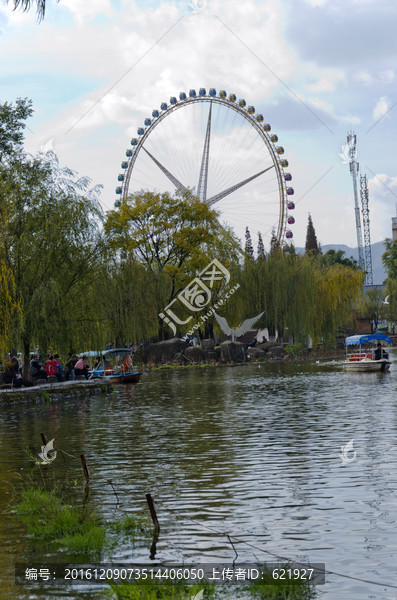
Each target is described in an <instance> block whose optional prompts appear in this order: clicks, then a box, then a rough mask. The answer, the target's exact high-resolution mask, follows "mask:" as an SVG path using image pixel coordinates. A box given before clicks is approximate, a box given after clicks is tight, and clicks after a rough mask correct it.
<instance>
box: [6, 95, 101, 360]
mask: <svg viewBox="0 0 397 600" xmlns="http://www.w3.org/2000/svg"><path fill="white" fill-rule="evenodd" d="M30 114H31V105H30V102H29V101H27V100H19V101H17V103H16V104H15V105H14V106H13V105H10V104H3V105H0V260H2V261H3V262H4V264H5V265H6V267H7V269H8V270H9V271H11V272H12V274H13V278H14V281H15V291H16V295H17V297H18V298H19V299H20V302H21V306H22V310H23V318H22V319H21V320H20V322H19V323H16V321H15V320H14V322H13V325H12V326H13V329H14V330H15V331H14V332H13V333H14V334H15V333H16V332H17V333H18V336H19V340H20V342H21V344H22V346H23V350H24V355H25V362H27V360H28V357H29V351H30V348H31V346H32V345H33V344H34V345H36V344H38V345H40V348H41V349H42V350H45V349H47V348H48V347H50V346H52V347H53V348H54V347H55V348H56V349H59V350H66V349H67V348H70V346H71V345H73V344H74V343H76V340H77V341H78V340H80V341H81V340H85V343H87V341H89V340H90V332H91V331H93V330H94V329H95V328H92V323H94V322H95V318H96V315H95V314H94V310H93V308H92V307H91V306H89V305H88V304H87V297H88V293H87V291H88V289H89V288H90V286H91V285H92V282H93V280H94V279H95V277H97V273H98V271H99V270H100V268H99V267H100V262H101V251H102V247H103V240H102V238H101V234H100V225H101V220H102V211H101V208H100V206H99V201H98V195H99V187H91V186H90V180H89V179H88V178H85V177H80V178H78V177H77V176H76V174H75V173H74V172H73V171H71V170H70V169H67V168H61V167H60V165H59V163H58V160H57V158H56V156H55V155H54V154H53V153H47V154H46V155H39V156H37V157H33V156H29V155H27V154H26V153H25V152H24V149H23V127H24V120H25V119H26V118H27V117H28V116H29V115H30ZM7 132H9V133H8V134H7Z"/></svg>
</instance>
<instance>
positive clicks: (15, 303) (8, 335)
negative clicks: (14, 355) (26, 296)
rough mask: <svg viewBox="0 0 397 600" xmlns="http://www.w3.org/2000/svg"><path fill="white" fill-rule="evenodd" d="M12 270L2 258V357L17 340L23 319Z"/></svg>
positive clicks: (0, 324)
mask: <svg viewBox="0 0 397 600" xmlns="http://www.w3.org/2000/svg"><path fill="white" fill-rule="evenodd" d="M21 317H22V309H21V303H20V301H19V298H18V295H17V291H16V287H15V280H14V275H13V272H12V270H11V269H10V268H9V267H8V266H7V264H6V262H5V261H4V260H0V332H1V335H0V359H1V358H3V359H4V358H5V356H6V355H7V353H8V351H9V350H10V346H11V344H12V343H13V342H14V341H16V340H15V338H16V335H15V334H16V328H17V327H18V324H20V323H21V321H22V319H21Z"/></svg>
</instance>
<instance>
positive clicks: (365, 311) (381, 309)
mask: <svg viewBox="0 0 397 600" xmlns="http://www.w3.org/2000/svg"><path fill="white" fill-rule="evenodd" d="M383 297H384V293H383V290H382V289H380V288H372V289H369V290H366V291H365V293H364V294H363V296H362V298H361V300H360V302H359V303H358V309H359V311H360V313H361V314H362V315H363V316H365V317H368V318H369V319H371V321H373V322H374V325H375V329H376V328H377V327H378V323H379V321H380V320H382V319H384V317H385V315H386V310H385V304H384V302H383Z"/></svg>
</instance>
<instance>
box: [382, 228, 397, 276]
mask: <svg viewBox="0 0 397 600" xmlns="http://www.w3.org/2000/svg"><path fill="white" fill-rule="evenodd" d="M385 248H386V250H385V252H384V253H383V254H382V262H383V266H384V267H385V269H386V271H387V276H388V278H389V279H396V280H397V240H391V239H390V238H386V240H385Z"/></svg>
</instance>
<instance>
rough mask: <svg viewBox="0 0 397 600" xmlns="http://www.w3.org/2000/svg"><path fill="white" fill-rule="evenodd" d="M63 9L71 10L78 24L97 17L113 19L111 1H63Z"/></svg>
mask: <svg viewBox="0 0 397 600" xmlns="http://www.w3.org/2000/svg"><path fill="white" fill-rule="evenodd" d="M62 7H65V8H67V9H68V10H70V12H71V13H72V15H73V17H74V18H75V20H76V21H77V23H82V22H83V21H85V20H86V19H92V18H93V17H95V16H97V15H105V16H107V17H111V16H112V14H113V10H112V5H111V0H84V2H81V0H62Z"/></svg>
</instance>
